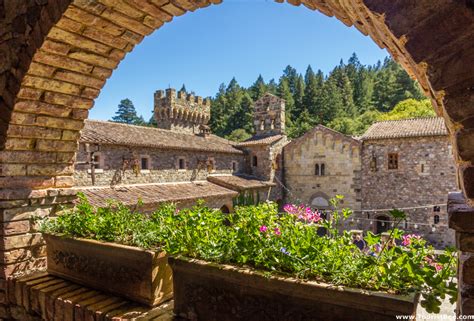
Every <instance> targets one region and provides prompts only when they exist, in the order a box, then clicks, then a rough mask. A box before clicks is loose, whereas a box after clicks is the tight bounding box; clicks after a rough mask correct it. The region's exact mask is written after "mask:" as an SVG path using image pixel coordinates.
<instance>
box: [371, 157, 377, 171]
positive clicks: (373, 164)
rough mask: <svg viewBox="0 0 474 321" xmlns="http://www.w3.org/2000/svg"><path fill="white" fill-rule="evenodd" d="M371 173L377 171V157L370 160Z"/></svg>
mask: <svg viewBox="0 0 474 321" xmlns="http://www.w3.org/2000/svg"><path fill="white" fill-rule="evenodd" d="M370 171H371V172H376V171H377V157H375V156H372V158H371V160H370Z"/></svg>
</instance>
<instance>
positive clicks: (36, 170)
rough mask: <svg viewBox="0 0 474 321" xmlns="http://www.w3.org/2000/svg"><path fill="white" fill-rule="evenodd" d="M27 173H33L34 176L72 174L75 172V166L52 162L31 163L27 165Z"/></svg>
mask: <svg viewBox="0 0 474 321" xmlns="http://www.w3.org/2000/svg"><path fill="white" fill-rule="evenodd" d="M27 173H28V175H32V176H46V175H51V176H56V175H72V174H73V173H74V168H73V166H72V165H66V164H52V165H46V164H41V165H36V164H30V165H28V166H27Z"/></svg>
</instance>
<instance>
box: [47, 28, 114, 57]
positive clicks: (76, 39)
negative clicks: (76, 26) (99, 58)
mask: <svg viewBox="0 0 474 321" xmlns="http://www.w3.org/2000/svg"><path fill="white" fill-rule="evenodd" d="M48 37H49V38H52V39H54V40H58V41H63V42H65V43H67V44H70V45H73V46H75V47H77V48H82V49H86V50H90V51H92V52H97V53H101V54H104V55H105V54H107V53H108V52H109V50H110V47H109V46H106V45H104V44H101V43H99V42H97V41H93V40H90V39H87V38H84V37H82V36H80V35H77V34H75V33H72V32H69V31H66V30H62V29H59V28H56V27H53V28H51V31H50V32H49V34H48Z"/></svg>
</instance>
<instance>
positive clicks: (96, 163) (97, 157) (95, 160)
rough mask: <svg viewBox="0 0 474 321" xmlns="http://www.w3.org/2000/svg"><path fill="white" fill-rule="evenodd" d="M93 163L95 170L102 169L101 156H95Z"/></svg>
mask: <svg viewBox="0 0 474 321" xmlns="http://www.w3.org/2000/svg"><path fill="white" fill-rule="evenodd" d="M92 162H93V166H94V168H96V169H99V168H100V155H97V154H95V155H94V156H93V157H92Z"/></svg>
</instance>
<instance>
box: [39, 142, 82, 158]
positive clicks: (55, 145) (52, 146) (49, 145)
mask: <svg viewBox="0 0 474 321" xmlns="http://www.w3.org/2000/svg"><path fill="white" fill-rule="evenodd" d="M36 149H37V150H39V151H51V150H54V151H56V152H73V151H76V150H77V143H76V142H75V141H61V140H46V139H44V140H43V139H42V140H38V142H37V145H36ZM58 155H59V154H58ZM58 157H60V156H58ZM58 162H59V161H58Z"/></svg>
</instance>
